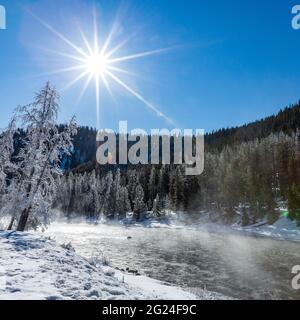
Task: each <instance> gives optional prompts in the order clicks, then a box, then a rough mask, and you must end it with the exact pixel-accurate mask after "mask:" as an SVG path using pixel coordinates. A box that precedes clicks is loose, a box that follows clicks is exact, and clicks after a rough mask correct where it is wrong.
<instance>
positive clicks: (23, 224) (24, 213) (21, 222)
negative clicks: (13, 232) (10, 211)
mask: <svg viewBox="0 0 300 320" xmlns="http://www.w3.org/2000/svg"><path fill="white" fill-rule="evenodd" d="M29 211H30V208H26V209H24V210H23V211H22V213H21V217H20V220H19V223H18V227H17V231H24V230H25V227H26V224H27V220H28V217H29Z"/></svg>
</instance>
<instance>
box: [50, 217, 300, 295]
mask: <svg viewBox="0 0 300 320" xmlns="http://www.w3.org/2000/svg"><path fill="white" fill-rule="evenodd" d="M46 235H49V236H51V237H53V238H55V239H56V240H57V241H58V242H59V243H63V242H64V243H66V242H71V243H72V245H73V247H74V248H75V250H76V251H77V253H79V254H81V255H82V256H84V257H87V258H90V257H92V256H98V257H101V256H102V254H104V255H105V257H107V258H108V259H109V261H110V264H111V266H112V267H118V268H122V269H125V270H126V268H129V269H134V270H138V272H139V273H141V274H145V275H147V276H149V277H152V278H155V279H158V280H162V281H166V282H169V283H172V284H176V285H178V286H181V287H183V288H186V289H187V290H190V291H192V292H195V293H197V290H198V289H199V288H201V289H203V288H206V289H207V290H209V291H215V292H218V293H222V294H224V295H226V296H229V297H233V298H238V299H300V290H298V291H297V290H294V289H292V286H291V281H292V278H293V276H294V275H293V274H292V272H291V270H292V267H293V266H294V265H300V243H296V242H289V241H278V240H273V239H268V238H256V237H248V236H243V235H242V234H238V233H235V232H234V231H232V232H231V230H228V231H222V232H219V231H218V232H214V231H213V230H211V228H210V229H209V231H208V229H205V228H204V227H203V228H145V227H142V226H130V227H125V226H121V225H109V224H98V225H92V224H86V223H70V224H67V223H53V224H52V225H51V226H50V227H49V229H48V230H47V231H46Z"/></svg>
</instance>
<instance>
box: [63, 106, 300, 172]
mask: <svg viewBox="0 0 300 320" xmlns="http://www.w3.org/2000/svg"><path fill="white" fill-rule="evenodd" d="M297 129H300V101H299V102H298V103H296V104H294V105H292V106H290V107H286V108H284V109H282V110H280V111H279V112H278V113H277V114H276V115H272V116H269V117H267V118H264V119H261V120H257V121H255V122H251V123H248V124H245V125H243V126H240V127H233V128H223V129H220V130H217V131H213V132H211V133H208V134H206V135H205V143H206V149H207V150H213V149H217V150H219V151H220V150H221V149H222V148H223V147H224V146H225V145H231V144H233V143H241V142H247V141H252V140H254V139H257V138H258V139H261V138H265V137H267V136H268V135H270V134H271V133H276V132H280V131H283V132H285V133H288V134H290V133H292V132H295V131H296V130H297ZM96 134H97V131H96V129H94V128H91V127H80V128H79V130H78V134H77V136H76V137H75V138H74V153H73V155H72V157H71V159H69V161H68V162H67V163H66V167H67V168H71V169H73V168H76V167H78V166H80V165H82V164H84V163H87V162H90V161H92V162H94V160H95V155H96V149H97V145H96Z"/></svg>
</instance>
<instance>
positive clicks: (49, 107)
mask: <svg viewBox="0 0 300 320" xmlns="http://www.w3.org/2000/svg"><path fill="white" fill-rule="evenodd" d="M58 100H59V96H58V93H57V92H56V90H55V88H53V87H51V85H50V83H47V84H46V86H45V87H44V88H42V89H41V90H40V91H39V92H38V93H37V94H36V97H35V100H34V102H33V103H32V104H30V105H27V106H24V107H20V108H18V110H17V116H18V119H19V120H20V121H21V126H22V128H23V129H24V131H25V137H24V138H23V139H22V143H21V145H22V147H21V149H20V151H19V154H18V156H17V158H18V159H17V165H18V172H19V174H20V176H21V179H20V180H19V184H18V185H17V186H16V188H17V189H18V193H19V197H18V200H19V202H20V204H19V208H20V209H19V212H18V213H17V215H16V219H18V223H17V230H18V231H24V230H25V228H26V226H27V223H28V222H30V223H31V225H32V226H33V227H36V226H37V225H40V224H42V225H44V224H47V222H48V209H49V204H48V203H49V202H50V201H49V199H50V196H53V194H54V193H55V183H54V177H55V175H58V174H61V168H60V163H61V159H62V156H66V155H69V154H70V153H71V151H72V148H73V145H72V136H73V135H74V134H76V124H75V120H74V118H72V120H71V121H70V123H69V124H68V125H66V126H64V127H63V128H62V129H60V130H59V127H58V125H57V116H58V111H59V105H58Z"/></svg>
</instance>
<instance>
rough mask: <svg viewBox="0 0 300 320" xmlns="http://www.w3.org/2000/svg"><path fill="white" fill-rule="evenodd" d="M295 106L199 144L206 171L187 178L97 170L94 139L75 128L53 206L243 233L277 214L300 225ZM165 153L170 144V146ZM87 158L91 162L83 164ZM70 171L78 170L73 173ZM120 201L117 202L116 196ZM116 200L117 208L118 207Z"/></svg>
mask: <svg viewBox="0 0 300 320" xmlns="http://www.w3.org/2000/svg"><path fill="white" fill-rule="evenodd" d="M299 115H300V105H299V103H298V104H296V105H294V106H291V107H288V108H285V109H284V110H281V111H280V112H279V113H278V114H277V115H274V116H271V117H268V118H266V119H263V120H260V121H256V122H254V123H250V124H248V125H244V126H242V127H238V128H230V129H222V130H219V131H217V132H213V133H211V134H207V135H206V136H205V149H206V153H205V170H204V173H203V174H202V175H200V176H194V177H188V176H185V174H184V167H183V166H176V165H164V166H162V165H146V166H145V165H140V166H130V165H128V166H109V165H107V166H101V167H100V166H97V164H96V161H95V160H94V158H95V153H96V147H97V146H96V143H95V136H96V131H94V130H93V129H91V128H81V129H80V130H79V134H78V135H77V137H76V138H75V141H74V154H73V156H72V157H71V160H70V162H69V163H70V168H73V169H72V170H71V171H68V172H67V173H66V174H65V176H64V177H63V178H61V179H62V181H60V182H59V185H61V186H63V187H62V188H63V190H62V192H60V193H59V194H60V197H61V199H56V201H55V206H56V207H59V208H60V209H61V210H63V212H65V213H66V214H67V215H70V214H71V213H76V214H83V215H87V216H90V217H99V215H100V214H104V215H106V216H108V217H114V218H116V217H118V218H120V217H123V216H124V215H125V213H126V212H130V211H132V212H134V214H135V215H136V217H139V216H140V214H141V213H142V212H146V211H155V212H156V215H157V216H160V215H162V216H163V215H164V214H165V213H166V212H167V211H168V210H173V211H182V212H185V213H186V214H187V215H189V216H193V215H199V214H200V212H203V211H207V212H211V216H212V218H215V219H217V220H222V221H224V222H227V223H231V222H236V221H238V222H240V223H242V224H244V225H247V224H250V223H255V222H257V221H259V220H261V219H263V218H267V219H268V220H270V221H273V220H276V219H277V218H278V215H279V210H278V207H279V206H283V207H288V209H289V216H290V218H292V219H297V220H298V221H300V214H299V212H300V172H299V170H300V169H299V168H300V166H299V154H300V152H299V144H300V142H299V133H298V132H299V131H298V130H299V129H300V117H299ZM171 148H172V144H171ZM89 157H90V158H89ZM75 164H79V165H77V166H76V168H74V166H75ZM119 193H121V194H122V195H120V194H119ZM119 198H122V201H121V200H118V199H119Z"/></svg>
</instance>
